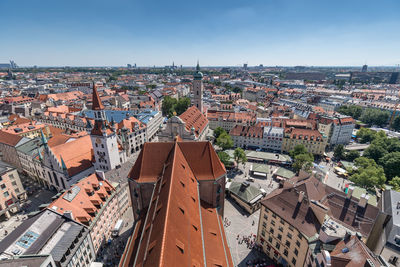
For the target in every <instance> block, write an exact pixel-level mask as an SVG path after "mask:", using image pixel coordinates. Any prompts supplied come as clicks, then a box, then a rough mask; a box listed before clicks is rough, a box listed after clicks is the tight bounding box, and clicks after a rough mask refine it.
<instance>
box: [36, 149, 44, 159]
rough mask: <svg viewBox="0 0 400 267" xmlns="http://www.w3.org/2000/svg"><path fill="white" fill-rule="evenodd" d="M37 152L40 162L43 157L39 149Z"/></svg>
mask: <svg viewBox="0 0 400 267" xmlns="http://www.w3.org/2000/svg"><path fill="white" fill-rule="evenodd" d="M37 152H38V156H39V160H40V161H42V160H43V156H42V153H41V152H40V150H39V148H38V149H37Z"/></svg>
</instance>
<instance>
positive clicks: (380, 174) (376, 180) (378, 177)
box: [350, 157, 386, 189]
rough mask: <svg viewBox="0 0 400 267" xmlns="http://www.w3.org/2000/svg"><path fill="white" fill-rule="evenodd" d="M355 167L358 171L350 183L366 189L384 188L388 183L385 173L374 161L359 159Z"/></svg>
mask: <svg viewBox="0 0 400 267" xmlns="http://www.w3.org/2000/svg"><path fill="white" fill-rule="evenodd" d="M355 166H356V167H357V170H356V171H354V173H353V174H352V175H351V176H350V181H352V182H353V183H355V184H356V185H357V186H360V187H363V188H365V189H374V188H375V187H383V185H384V183H385V181H386V176H385V172H384V170H383V168H382V167H381V166H378V164H376V162H375V161H374V160H373V159H368V158H365V157H360V158H357V159H356V160H355Z"/></svg>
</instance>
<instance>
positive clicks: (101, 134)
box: [90, 83, 121, 172]
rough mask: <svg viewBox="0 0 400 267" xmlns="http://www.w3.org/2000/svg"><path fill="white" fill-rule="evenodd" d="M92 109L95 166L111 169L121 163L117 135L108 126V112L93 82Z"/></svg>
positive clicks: (97, 168) (98, 168)
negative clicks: (105, 110)
mask: <svg viewBox="0 0 400 267" xmlns="http://www.w3.org/2000/svg"><path fill="white" fill-rule="evenodd" d="M92 110H93V113H94V120H95V122H94V126H93V129H92V132H91V133H90V138H91V140H92V146H93V153H94V158H95V163H94V168H95V170H98V171H103V172H106V171H109V170H112V169H115V167H116V166H118V165H120V164H121V160H120V158H119V149H118V142H117V135H116V134H115V132H114V131H112V130H111V129H109V128H108V127H106V122H107V120H106V113H105V112H104V106H103V104H102V103H101V100H100V97H99V94H98V92H97V88H96V85H95V84H94V83H93V101H92Z"/></svg>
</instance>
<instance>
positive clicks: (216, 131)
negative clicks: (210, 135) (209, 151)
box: [214, 127, 226, 138]
mask: <svg viewBox="0 0 400 267" xmlns="http://www.w3.org/2000/svg"><path fill="white" fill-rule="evenodd" d="M224 132H225V133H226V131H225V130H224V129H222V127H217V128H215V130H214V137H215V138H218V137H219V136H220V135H221V134H222V133H224Z"/></svg>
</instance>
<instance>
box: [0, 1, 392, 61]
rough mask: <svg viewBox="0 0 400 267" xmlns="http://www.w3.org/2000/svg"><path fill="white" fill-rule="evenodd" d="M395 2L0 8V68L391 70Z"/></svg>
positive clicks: (16, 4)
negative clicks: (329, 67)
mask: <svg viewBox="0 0 400 267" xmlns="http://www.w3.org/2000/svg"><path fill="white" fill-rule="evenodd" d="M399 11H400V1H399V0H379V1H377V0H375V1H370V0H362V1H361V0H346V1H342V0H291V1H289V0H252V1H248V0H240V1H239V0H213V1H209V0H203V1H191V0H186V1H183V0H170V1H166V0H163V1H152V0H141V1H136V0H129V1H128V0H109V1H102V0H96V1H93V0H79V1H76V0H68V1H66V0H52V1H49V0H36V1H32V0H0V62H7V61H8V60H9V59H14V60H15V61H16V62H17V64H19V65H24V66H27V65H38V66H66V65H67V66H105V65H108V66H125V65H126V64H127V63H132V64H133V63H137V64H138V65H140V66H152V65H158V66H163V65H168V64H172V61H174V62H175V64H178V65H180V64H182V65H184V66H189V65H194V64H195V63H196V61H197V59H199V60H200V63H201V65H214V66H215V65H217V66H222V65H231V66H236V65H241V64H243V63H245V62H247V63H248V64H249V65H259V64H264V65H266V66H273V65H286V66H290V65H309V66H310V65H324V66H327V65H341V66H343V65H362V64H364V63H367V64H368V65H378V66H380V65H395V64H400V34H399V32H400V15H399V14H400V13H399Z"/></svg>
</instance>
